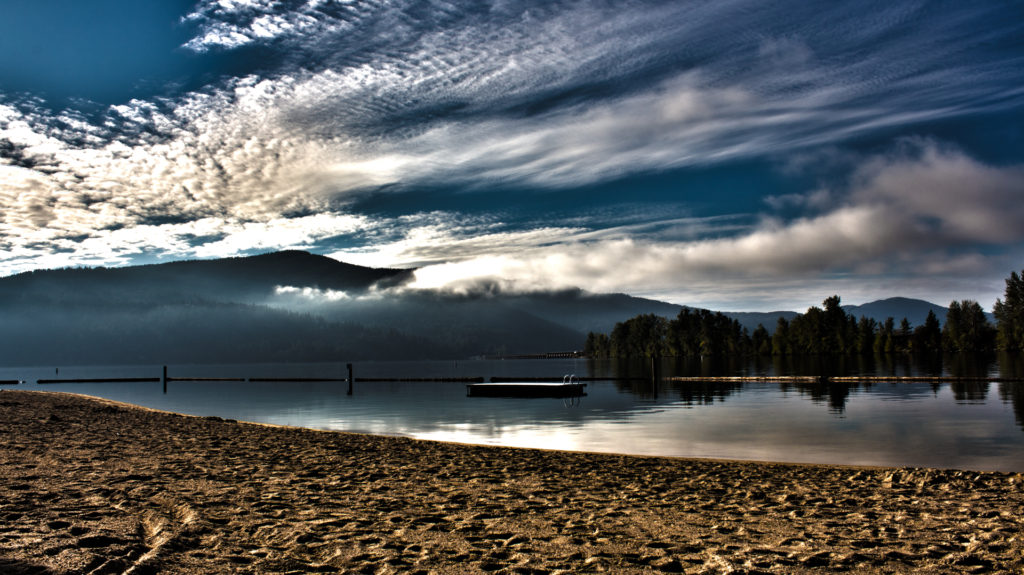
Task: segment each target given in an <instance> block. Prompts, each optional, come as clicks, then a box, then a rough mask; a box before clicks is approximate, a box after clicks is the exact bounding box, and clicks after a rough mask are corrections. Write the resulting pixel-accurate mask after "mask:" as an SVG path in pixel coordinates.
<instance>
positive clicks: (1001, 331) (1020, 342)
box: [992, 271, 1024, 351]
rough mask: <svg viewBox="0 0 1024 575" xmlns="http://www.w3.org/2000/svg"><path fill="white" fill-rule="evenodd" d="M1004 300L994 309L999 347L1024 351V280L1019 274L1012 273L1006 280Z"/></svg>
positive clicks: (998, 302) (999, 301)
mask: <svg viewBox="0 0 1024 575" xmlns="http://www.w3.org/2000/svg"><path fill="white" fill-rule="evenodd" d="M1021 274H1024V271H1022V272H1021ZM1004 298H1005V299H1003V300H998V299H997V300H996V304H995V306H993V308H992V312H993V314H994V315H995V316H996V323H997V331H998V335H997V340H996V341H997V345H998V347H999V349H1003V350H1006V351H1024V279H1022V278H1021V276H1019V275H1017V272H1011V273H1010V277H1009V278H1007V279H1006V292H1005V294H1004Z"/></svg>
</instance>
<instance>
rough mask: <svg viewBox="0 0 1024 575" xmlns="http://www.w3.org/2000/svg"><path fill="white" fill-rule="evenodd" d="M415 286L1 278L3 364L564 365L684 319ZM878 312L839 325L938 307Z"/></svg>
mask: <svg viewBox="0 0 1024 575" xmlns="http://www.w3.org/2000/svg"><path fill="white" fill-rule="evenodd" d="M412 273H413V271H412V270H396V269H373V268H366V267H361V266H355V265H350V264H345V263H342V262H338V261H336V260H333V259H331V258H327V257H324V256H317V255H313V254H309V253H306V252H301V251H287V252H278V253H270V254H264V255H258V256H251V257H241V258H229V259H219V260H204V261H180V262H171V263H165V264H155V265H147V266H136V267H127V268H80V269H79V268H75V269H60V270H42V271H34V272H26V273H22V274H18V275H14V276H9V277H5V278H0V338H2V339H0V341H2V345H0V364H3V365H52V364H57V365H59V364H65V365H66V364H102V363H185V362H250V361H253V362H255V361H355V360H369V359H379V360H383V359H428V358H430V359H443V358H463V357H469V356H474V355H494V354H527V353H543V352H549V351H569V350H576V349H580V348H582V345H583V341H584V339H585V337H586V334H587V332H590V331H595V332H604V333H608V332H610V331H611V329H612V328H613V327H614V325H615V323H616V322H619V321H624V320H626V319H629V318H631V317H634V316H636V315H638V314H642V313H652V314H657V315H660V316H664V317H667V318H672V317H675V316H676V315H677V314H678V313H679V311H680V310H681V309H682V306H679V305H675V304H669V303H665V302H660V301H655V300H649V299H643V298H637V297H632V296H628V295H624V294H592V293H588V292H586V291H583V290H580V289H570V290H560V291H545V292H516V293H510V292H502V291H501V290H500V289H498V288H496V287H495V286H493V285H486V284H481V285H480V286H479V287H478V289H470V290H468V291H464V292H459V293H452V292H445V291H433V290H414V289H409V288H407V287H405V283H406V282H407V281H408V280H410V279H411V278H412ZM884 302H888V303H887V304H886V305H882V303H883V302H874V303H873V304H865V305H864V306H855V307H853V308H850V309H848V311H851V310H864V311H858V312H856V313H857V314H858V315H860V314H861V313H866V314H869V315H870V314H872V313H876V312H879V311H884V312H885V313H887V314H889V315H893V316H894V317H897V320H898V319H899V318H902V317H903V316H904V315H907V317H908V318H909V319H910V320H911V321H912V322H913V323H915V324H917V323H918V321H916V316H912V315H911V314H912V313H916V311H915V310H918V309H919V308H920V309H923V308H924V307H927V306H934V304H928V303H927V302H920V301H919V300H884ZM935 307H937V306H935ZM899 309H902V310H905V311H904V312H899V311H897V310H899ZM893 312H896V313H893ZM924 313H927V311H925V312H924ZM728 315H730V316H731V317H735V318H737V319H738V320H739V321H740V322H741V323H743V324H744V325H745V326H747V327H748V328H750V329H753V328H754V327H756V325H757V324H758V323H763V324H764V325H765V327H767V328H769V329H774V326H775V323H776V320H777V318H778V317H779V316H780V315H783V316H787V317H792V316H793V315H795V313H794V312H771V313H730V314H728ZM941 317H942V314H940V319H941ZM882 319H884V318H882ZM920 321H923V316H922V318H921V320H920Z"/></svg>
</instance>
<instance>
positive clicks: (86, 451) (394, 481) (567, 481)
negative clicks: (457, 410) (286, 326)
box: [0, 390, 1024, 574]
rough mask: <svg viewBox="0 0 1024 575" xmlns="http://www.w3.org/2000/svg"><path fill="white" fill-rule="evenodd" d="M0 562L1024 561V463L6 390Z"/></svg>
mask: <svg viewBox="0 0 1024 575" xmlns="http://www.w3.org/2000/svg"><path fill="white" fill-rule="evenodd" d="M0 462H2V466H0V474H2V477H0V573H33V574H37V573H39V574H42V573H96V574H100V573H311V572H312V573H466V572H471V573H472V572H477V573H480V572H484V573H558V572H566V573H568V572H602V571H607V572H615V573H650V572H669V573H673V572H675V573H729V572H733V573H800V572H825V571H829V572H831V571H850V572H857V573H864V572H867V573H909V572H922V573H964V572H967V573H970V572H992V571H995V572H1009V573H1022V572H1024V532H1022V526H1024V474H1019V473H1018V474H1007V473H981V472H966V471H942V470H930V469H886V468H864V467H840V466H814V465H787V464H774V463H750V462H731V461H711V460H691V459H667V458H653V457H631V456H619V455H599V454H587V453H566V452H557V451H539V450H530V449H508V448H497V447H480V446H469V445H458V444H451V443H438V442H428V441H417V440H411V439H405V438H396V437H378V436H369V435H359V434H349V433H331V432H320V431H312V430H303V429H293V428H280V427H271V426H265V425H256V424H243V423H238V422H233V421H225V420H221V419H216V418H197V417H187V416H181V415H176V414H170V413H163V412H156V411H151V410H146V409H142V408H137V407H132V406H128V405H125V404H119V403H115V402H111V401H106V400H99V399H91V398H85V397H82V396H76V395H70V394H63V393H46V392H29V391H14V390H4V391H0Z"/></svg>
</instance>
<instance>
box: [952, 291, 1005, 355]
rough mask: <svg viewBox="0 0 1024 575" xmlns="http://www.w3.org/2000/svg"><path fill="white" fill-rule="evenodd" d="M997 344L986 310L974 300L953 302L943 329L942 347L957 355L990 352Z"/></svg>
mask: <svg viewBox="0 0 1024 575" xmlns="http://www.w3.org/2000/svg"><path fill="white" fill-rule="evenodd" d="M994 343H995V329H994V328H993V327H992V326H991V325H989V323H988V318H987V317H985V310H983V309H982V308H981V305H979V304H978V302H976V301H974V300H969V299H965V300H962V301H959V302H958V301H953V302H952V303H950V304H949V310H948V311H947V312H946V323H945V325H943V327H942V347H943V349H945V350H946V351H950V352H957V353H975V352H979V351H989V350H991V349H992V348H993V345H994Z"/></svg>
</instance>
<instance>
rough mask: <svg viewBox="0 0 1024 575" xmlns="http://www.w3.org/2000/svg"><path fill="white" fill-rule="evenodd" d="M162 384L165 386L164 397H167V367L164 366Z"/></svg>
mask: <svg viewBox="0 0 1024 575" xmlns="http://www.w3.org/2000/svg"><path fill="white" fill-rule="evenodd" d="M160 383H162V384H163V385H164V395H167V366H166V365H165V366H164V371H163V375H161V376H160Z"/></svg>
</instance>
